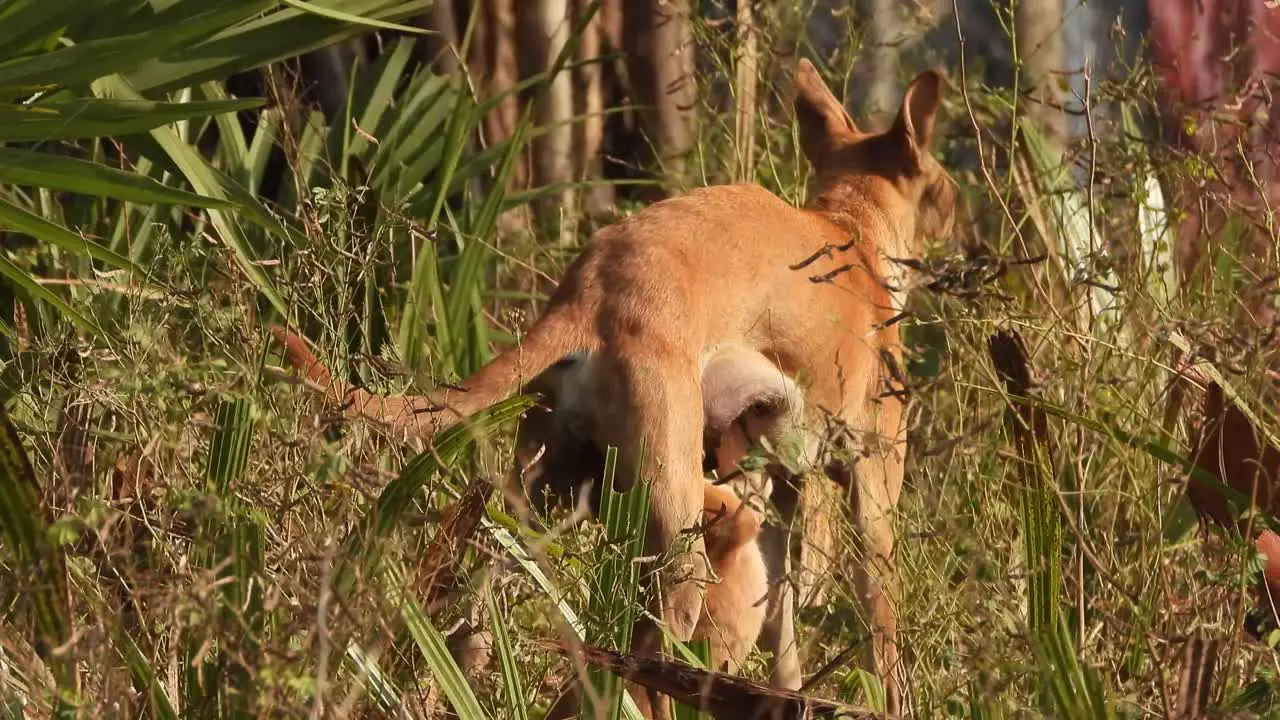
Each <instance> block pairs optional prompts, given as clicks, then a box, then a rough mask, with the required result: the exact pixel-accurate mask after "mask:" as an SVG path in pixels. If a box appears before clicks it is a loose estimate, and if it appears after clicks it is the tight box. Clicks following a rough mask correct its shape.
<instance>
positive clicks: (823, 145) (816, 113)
mask: <svg viewBox="0 0 1280 720" xmlns="http://www.w3.org/2000/svg"><path fill="white" fill-rule="evenodd" d="M794 83H795V91H796V98H795V111H796V123H797V124H798V125H799V130H800V149H801V150H803V151H804V154H805V157H807V158H809V162H811V163H814V164H815V165H816V164H818V161H819V159H820V158H822V157H823V156H824V155H825V154H826V152H827V150H828V149H830V147H831V146H832V144H833V143H834V141H835V140H836V138H838V137H840V136H841V135H846V134H849V133H851V132H857V127H855V126H854V124H853V119H852V118H850V117H849V113H848V112H846V111H845V109H844V105H843V104H841V102H840V101H839V100H837V99H836V96H835V95H834V94H832V92H831V89H830V88H828V87H827V84H826V83H825V82H823V81H822V76H820V75H819V74H818V69H817V68H815V67H814V66H813V63H811V62H809V60H808V58H800V61H799V63H797V65H796V72H795V80H794Z"/></svg>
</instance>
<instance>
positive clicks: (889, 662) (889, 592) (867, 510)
mask: <svg viewBox="0 0 1280 720" xmlns="http://www.w3.org/2000/svg"><path fill="white" fill-rule="evenodd" d="M868 410H869V412H868V416H867V417H865V418H863V419H862V422H864V423H867V425H869V426H870V428H871V429H872V430H873V432H870V433H868V434H867V436H866V443H867V448H866V450H867V454H866V456H865V457H863V458H862V459H860V460H859V461H858V463H857V464H856V465H855V466H854V470H853V479H854V481H853V487H852V488H850V491H851V492H852V493H853V498H852V503H851V505H852V506H853V515H854V525H855V528H856V530H857V534H858V538H859V539H860V540H861V543H862V550H863V557H862V562H861V563H860V564H859V566H858V569H857V574H856V575H855V585H856V588H857V592H858V598H859V600H860V602H861V604H862V607H863V609H864V611H865V612H866V613H867V615H868V620H869V623H870V625H871V637H872V642H871V651H872V652H871V656H870V657H869V658H868V662H866V663H865V665H866V666H867V667H869V668H874V670H875V672H876V673H877V674H878V675H879V677H880V681H881V682H882V683H883V685H884V692H885V710H886V712H888V713H889V714H890V715H898V714H900V713H901V707H902V704H901V703H902V701H901V696H900V690H901V678H902V676H903V668H902V667H901V666H900V662H899V652H898V618H897V610H896V608H895V604H896V603H897V601H898V597H899V593H898V570H897V561H896V559H895V556H894V545H895V530H894V524H895V523H894V521H895V512H896V508H897V505H898V497H899V495H901V493H902V480H903V472H904V459H905V453H906V439H905V433H904V429H903V428H902V423H901V420H902V405H901V403H900V402H898V401H897V400H896V399H895V398H884V399H882V400H880V401H872V403H871V407H870V408H868ZM847 420H848V421H849V422H851V424H852V425H853V426H854V427H858V425H857V424H856V423H857V419H855V418H847ZM868 420H869V421H870V422H867V421H868ZM864 427H865V426H864Z"/></svg>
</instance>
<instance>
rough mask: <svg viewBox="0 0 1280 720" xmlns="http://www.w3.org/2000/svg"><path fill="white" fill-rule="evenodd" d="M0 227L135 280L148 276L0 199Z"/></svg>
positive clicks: (101, 247)
mask: <svg viewBox="0 0 1280 720" xmlns="http://www.w3.org/2000/svg"><path fill="white" fill-rule="evenodd" d="M0 227H3V228H8V229H10V230H16V231H18V232H20V233H23V234H26V235H30V236H31V237H33V238H35V239H37V240H43V241H44V242H47V243H49V244H51V245H57V246H58V247H60V248H62V249H63V250H66V251H68V252H72V253H75V254H77V255H88V256H89V257H91V258H93V259H94V260H98V261H100V262H103V263H105V264H107V265H110V266H111V267H113V268H117V269H120V270H126V271H128V272H129V273H130V274H132V275H133V276H134V277H135V279H141V278H143V277H145V276H146V274H147V273H146V271H145V270H143V269H142V268H141V267H139V266H137V265H135V264H134V262H133V261H132V260H130V259H129V258H127V257H124V256H123V255H120V254H119V253H116V252H115V251H113V250H111V249H110V248H108V247H106V246H104V245H100V244H98V243H96V242H94V241H93V240H88V239H85V238H83V237H80V236H79V235H77V234H75V233H73V232H71V231H70V230H68V229H66V228H64V227H62V226H60V225H56V224H54V223H51V222H49V221H48V220H45V219H44V218H42V217H40V216H39V215H35V214H33V213H30V212H27V211H26V210H24V209H22V208H20V207H18V206H17V205H14V204H13V203H11V202H9V201H8V200H5V199H3V198H0Z"/></svg>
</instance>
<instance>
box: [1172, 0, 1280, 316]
mask: <svg viewBox="0 0 1280 720" xmlns="http://www.w3.org/2000/svg"><path fill="white" fill-rule="evenodd" d="M1147 9H1148V14H1149V17H1150V21H1151V29H1150V39H1151V59H1152V62H1153V64H1154V66H1155V69H1156V72H1157V74H1158V75H1159V77H1160V79H1161V83H1160V89H1159V91H1158V93H1157V103H1158V105H1159V110H1160V115H1161V128H1162V130H1163V134H1164V140H1165V142H1166V143H1167V144H1168V145H1169V146H1171V147H1172V148H1174V149H1176V150H1179V151H1186V152H1189V153H1190V154H1192V155H1194V156H1196V158H1197V159H1198V160H1199V161H1201V162H1202V163H1208V164H1209V165H1210V166H1211V167H1212V168H1213V173H1205V172H1190V171H1189V170H1190V168H1180V169H1178V170H1177V171H1175V172H1174V173H1171V175H1173V176H1174V177H1170V178H1168V181H1167V182H1166V183H1165V185H1166V190H1167V191H1168V192H1169V195H1170V200H1171V201H1172V202H1171V206H1172V207H1174V208H1177V209H1178V210H1180V211H1182V212H1183V213H1184V215H1183V216H1182V220H1181V222H1180V223H1179V225H1178V227H1177V230H1176V241H1175V247H1176V254H1177V263H1178V266H1179V270H1180V271H1181V272H1182V273H1183V276H1184V277H1188V276H1190V275H1191V274H1192V270H1193V269H1194V268H1195V267H1196V266H1197V265H1198V263H1199V260H1200V258H1201V256H1202V255H1203V250H1204V245H1205V244H1206V242H1209V241H1211V240H1212V239H1214V238H1215V237H1216V236H1218V235H1219V234H1220V233H1221V231H1222V229H1223V227H1224V225H1225V223H1226V219H1227V213H1226V209H1227V208H1228V207H1234V208H1237V209H1239V210H1242V211H1243V216H1244V217H1245V218H1246V219H1248V220H1249V221H1250V226H1251V227H1250V230H1249V232H1248V234H1247V235H1246V237H1245V242H1246V243H1248V244H1249V247H1250V248H1252V249H1253V250H1254V251H1247V252H1245V253H1244V255H1245V256H1246V257H1251V258H1256V259H1257V260H1263V259H1265V258H1266V255H1267V253H1266V252H1265V251H1266V249H1267V248H1268V247H1269V245H1270V242H1269V240H1268V237H1267V233H1266V229H1265V222H1264V217H1263V213H1264V212H1265V207H1266V204H1267V203H1264V202H1263V197H1264V195H1265V199H1266V200H1267V201H1269V203H1270V205H1271V207H1280V206H1278V205H1277V202H1278V201H1280V184H1277V183H1276V181H1277V180H1280V163H1278V162H1277V149H1278V148H1277V140H1280V124H1278V121H1280V118H1276V116H1275V113H1274V112H1273V109H1272V95H1273V89H1276V87H1275V86H1276V82H1275V79H1276V76H1277V75H1278V74H1280V9H1270V8H1268V7H1267V0H1148V2H1147ZM1241 143H1243V145H1244V155H1243V157H1242V156H1241V153H1240V144H1241ZM1246 158H1247V162H1246ZM1250 166H1252V170H1250ZM1259 186H1260V187H1261V189H1262V192H1261V193H1259V191H1258V188H1259ZM1253 269H1254V270H1255V272H1256V273H1257V276H1258V277H1259V278H1266V277H1267V276H1268V274H1269V273H1268V272H1266V271H1265V270H1264V269H1263V268H1261V267H1255V268H1253ZM1269 284H1270V283H1269ZM1268 290H1269V288H1267V287H1255V288H1253V289H1252V290H1251V292H1249V293H1247V297H1246V298H1245V304H1246V307H1245V309H1244V312H1245V318H1246V321H1247V322H1248V323H1249V324H1253V325H1259V326H1267V325H1270V323H1271V322H1272V320H1273V318H1274V315H1275V313H1274V311H1273V310H1271V309H1270V308H1269V307H1266V305H1268V303H1266V298H1267V292H1268Z"/></svg>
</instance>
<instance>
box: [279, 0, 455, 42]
mask: <svg viewBox="0 0 1280 720" xmlns="http://www.w3.org/2000/svg"><path fill="white" fill-rule="evenodd" d="M280 1H281V2H282V3H284V4H285V5H288V6H289V7H291V8H296V9H298V10H301V11H303V12H307V13H311V14H312V15H318V16H320V17H323V18H328V19H330V20H336V21H338V22H341V23H350V24H351V25H367V26H368V27H371V28H378V29H380V30H394V31H396V32H403V33H409V34H411V35H429V34H431V33H430V31H428V30H424V29H423V28H416V27H410V26H408V25H400V24H398V23H393V22H387V21H385V20H375V19H373V18H367V17H361V16H359V15H353V14H351V13H345V12H342V11H341V10H334V9H333V8H328V7H323V6H321V5H314V4H312V3H309V2H303V0H280Z"/></svg>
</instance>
